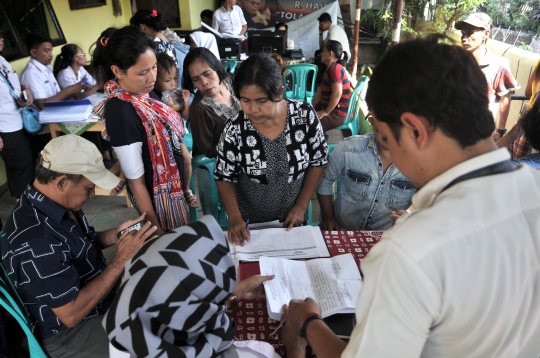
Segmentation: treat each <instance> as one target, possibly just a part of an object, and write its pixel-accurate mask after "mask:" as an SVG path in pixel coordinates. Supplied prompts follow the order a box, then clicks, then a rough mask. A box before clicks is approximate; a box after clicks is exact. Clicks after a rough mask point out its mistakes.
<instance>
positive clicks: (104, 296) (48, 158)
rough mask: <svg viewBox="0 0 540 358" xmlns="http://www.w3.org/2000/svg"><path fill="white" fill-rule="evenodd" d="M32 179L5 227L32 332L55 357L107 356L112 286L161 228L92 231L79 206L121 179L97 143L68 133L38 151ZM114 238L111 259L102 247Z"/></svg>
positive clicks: (5, 251)
mask: <svg viewBox="0 0 540 358" xmlns="http://www.w3.org/2000/svg"><path fill="white" fill-rule="evenodd" d="M35 178H36V179H35V180H34V181H33V182H31V183H29V184H28V186H27V188H26V190H25V192H24V194H23V195H22V196H21V200H20V201H19V203H17V206H16V207H15V209H14V210H13V212H12V213H11V215H10V217H9V219H8V221H7V222H6V225H5V226H4V231H3V236H2V239H1V242H0V243H1V253H2V262H3V264H4V266H5V268H6V270H7V272H8V274H9V277H10V279H11V281H12V282H13V284H14V285H15V288H16V289H17V292H18V293H19V295H20V296H21V298H22V301H23V302H24V303H25V305H26V308H27V310H28V313H29V315H30V321H31V322H34V323H35V325H36V328H37V329H36V330H35V331H34V332H35V334H36V335H37V337H38V339H40V340H41V343H42V345H43V348H44V349H45V351H46V352H47V354H48V355H49V356H51V357H75V356H76V357H107V356H108V354H109V353H108V339H107V335H106V333H105V331H104V329H103V327H102V325H101V320H102V315H103V314H104V313H105V312H106V311H107V309H108V308H109V305H110V302H111V300H112V295H113V292H111V290H112V288H113V286H114V284H115V283H116V281H117V280H118V278H119V277H120V275H121V274H122V271H123V268H124V264H125V263H126V262H127V261H128V260H130V259H131V258H132V257H133V256H134V255H135V254H136V253H137V251H138V250H139V249H140V248H141V247H142V246H143V245H144V243H145V241H146V240H147V239H148V238H149V237H150V236H151V235H152V234H153V232H154V231H155V230H156V228H155V227H152V228H150V224H149V223H147V224H145V226H143V228H142V229H141V230H139V231H131V232H129V233H128V232H127V230H126V232H125V233H124V234H122V235H120V236H119V237H118V238H117V234H118V233H119V232H120V231H121V230H123V229H125V228H127V227H128V226H130V225H133V224H135V223H137V222H139V221H140V220H142V219H143V218H144V214H143V215H142V216H141V217H139V218H138V219H136V220H131V221H127V222H124V223H123V224H121V225H120V226H119V227H118V228H116V229H111V230H107V231H104V232H95V231H94V228H93V227H91V226H90V225H89V224H88V222H87V220H86V217H85V215H84V213H83V212H82V210H81V208H82V206H83V204H84V203H85V202H86V201H87V200H88V199H90V198H91V197H92V196H94V190H95V187H96V186H99V187H101V188H103V189H107V190H110V189H112V188H114V187H115V186H116V185H117V184H118V182H119V179H118V178H117V177H116V176H115V175H113V174H112V173H111V172H109V171H108V170H107V169H106V168H105V166H104V164H103V157H102V156H101V154H100V152H99V151H98V149H97V148H96V146H95V145H94V144H92V143H91V142H89V141H87V140H86V139H84V138H82V137H79V136H75V135H65V136H61V137H58V138H55V139H53V140H51V141H50V142H49V143H48V144H47V145H46V146H45V149H44V150H43V151H41V155H40V159H39V163H38V164H37V166H36V175H35ZM115 244H116V248H117V251H116V255H115V257H114V259H113V260H112V262H111V263H110V264H109V265H106V263H105V259H104V257H103V255H102V254H101V249H103V248H105V247H108V246H111V245H115Z"/></svg>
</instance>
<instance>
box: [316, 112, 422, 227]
mask: <svg viewBox="0 0 540 358" xmlns="http://www.w3.org/2000/svg"><path fill="white" fill-rule="evenodd" d="M368 120H369V122H370V123H371V125H372V126H373V131H374V133H372V134H366V135H362V136H352V137H348V138H346V139H345V140H344V141H343V142H341V143H340V144H339V145H338V146H337V147H336V148H335V149H334V150H333V151H332V154H331V155H330V158H329V161H328V165H327V166H326V168H325V169H324V173H323V177H322V179H321V182H320V183H319V186H318V187H317V198H318V200H319V204H320V206H321V213H322V221H321V224H320V226H321V228H322V229H323V230H340V229H341V230H386V229H389V228H390V227H391V226H392V222H393V220H395V219H396V218H397V216H398V215H399V214H401V213H404V210H407V208H409V207H410V206H411V197H412V195H413V194H414V193H415V192H416V189H414V187H413V186H412V184H411V183H410V182H409V179H407V178H405V177H404V176H403V174H401V172H400V171H399V170H398V169H397V168H396V167H395V166H394V164H393V163H392V158H391V156H390V151H389V150H388V147H387V146H386V141H387V139H386V137H384V136H383V135H382V134H381V133H380V132H379V131H378V130H377V126H376V125H374V124H373V123H372V120H371V117H368ZM336 180H341V184H340V186H341V188H340V190H339V192H338V194H337V198H336V200H335V201H334V202H332V193H333V186H334V182H335V181H336Z"/></svg>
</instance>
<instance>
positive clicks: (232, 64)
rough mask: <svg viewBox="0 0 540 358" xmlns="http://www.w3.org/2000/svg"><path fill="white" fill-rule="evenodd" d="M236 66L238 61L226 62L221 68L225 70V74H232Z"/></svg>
mask: <svg viewBox="0 0 540 358" xmlns="http://www.w3.org/2000/svg"><path fill="white" fill-rule="evenodd" d="M236 65H238V61H236V60H228V61H227V62H225V63H224V64H223V68H224V69H225V72H229V73H234V72H235V71H236Z"/></svg>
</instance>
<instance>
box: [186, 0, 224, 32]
mask: <svg viewBox="0 0 540 358" xmlns="http://www.w3.org/2000/svg"><path fill="white" fill-rule="evenodd" d="M178 4H179V6H180V20H181V22H182V27H181V28H179V30H193V29H197V28H199V27H201V16H200V15H201V11H203V10H206V9H210V10H212V11H214V10H215V9H217V8H218V7H220V6H221V1H220V0H178Z"/></svg>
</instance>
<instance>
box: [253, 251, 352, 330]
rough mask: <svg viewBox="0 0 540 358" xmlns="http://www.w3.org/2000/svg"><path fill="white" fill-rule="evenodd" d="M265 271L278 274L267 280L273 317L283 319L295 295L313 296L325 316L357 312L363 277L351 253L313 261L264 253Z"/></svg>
mask: <svg viewBox="0 0 540 358" xmlns="http://www.w3.org/2000/svg"><path fill="white" fill-rule="evenodd" d="M259 266H260V268H261V275H263V276H264V275H276V277H275V278H274V279H273V280H270V281H266V282H264V291H265V294H266V301H267V303H268V315H269V316H270V318H272V319H275V320H278V321H280V320H281V315H282V312H281V310H282V307H283V305H284V304H289V302H290V301H291V300H292V299H300V300H303V299H305V298H307V297H311V298H313V299H314V300H315V301H316V302H317V303H318V304H319V306H320V307H321V313H322V316H323V317H328V316H330V315H332V314H335V313H353V312H354V311H355V307H356V301H357V299H358V295H359V294H360V289H361V288H362V278H361V277H360V271H359V270H358V266H356V263H355V262H354V257H353V256H352V255H351V254H345V255H339V256H334V257H331V258H324V259H314V260H309V261H293V260H287V259H281V258H275V257H261V258H260V260H259Z"/></svg>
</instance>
